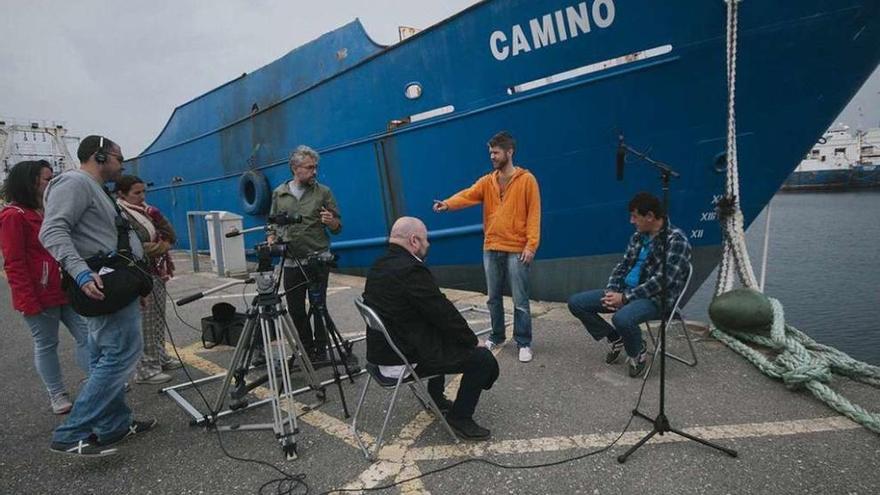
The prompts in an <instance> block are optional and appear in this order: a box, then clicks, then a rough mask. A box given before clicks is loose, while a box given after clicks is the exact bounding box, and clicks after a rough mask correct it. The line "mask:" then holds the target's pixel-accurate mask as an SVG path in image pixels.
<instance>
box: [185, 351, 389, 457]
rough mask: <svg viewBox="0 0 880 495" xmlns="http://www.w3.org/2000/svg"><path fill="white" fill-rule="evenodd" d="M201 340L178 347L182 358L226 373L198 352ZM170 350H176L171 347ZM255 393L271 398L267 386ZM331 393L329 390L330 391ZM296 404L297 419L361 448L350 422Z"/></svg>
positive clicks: (206, 370)
mask: <svg viewBox="0 0 880 495" xmlns="http://www.w3.org/2000/svg"><path fill="white" fill-rule="evenodd" d="M200 348H201V342H195V343H193V344H191V345H188V346H186V347H183V348H178V353H179V354H180V358H181V359H182V360H183V361H184V362H185V363H186V364H187V365H188V366H192V367H194V368H196V369H198V370H200V371H202V372H204V373H208V374H211V375H215V374H218V373H226V368H224V367H222V366H220V365H218V364H216V363H214V362H212V361H209V360H207V359H205V358H203V357H201V356H199V355H198V354H196V351H198V350H201V349H200ZM169 352H172V353H173V352H174V351H173V350H171V349H169ZM251 393H252V394H253V395H255V396H257V397H259V398H260V399H266V398H269V397H270V395H269V389H268V388H266V387H258V388H257V389H255V390H253V391H252V392H251ZM328 393H329V391H328ZM293 404H294V406H295V407H296V411H291V412H293V414H297V415H299V414H303V413H306V414H303V415H302V416H300V417H299V418H298V419H297V420H298V421H302V422H303V423H306V424H308V425H311V426H313V427H315V428H318V429H320V430H323V431H324V432H325V433H327V434H329V435H332V436H334V437H336V438H338V439H339V440H342V441H343V442H345V443H347V444H348V445H350V446H352V447H354V448H357V449H359V448H360V447H358V444H357V440H355V438H354V435H352V433H351V428H350V427H349V425H348V423H346V422H344V421H342V420H339V419H337V418H335V417H333V416H330V415H329V414H325V413H323V412H321V411H320V410H318V409H312V410H310V411H308V412H306V410H305V404H303V403H301V402H298V401H293ZM362 438H363V440H364V442H365V443H367V444H373V443H374V442H375V439H374V438H373V437H372V436H370V435H369V434H366V433H364V434H362Z"/></svg>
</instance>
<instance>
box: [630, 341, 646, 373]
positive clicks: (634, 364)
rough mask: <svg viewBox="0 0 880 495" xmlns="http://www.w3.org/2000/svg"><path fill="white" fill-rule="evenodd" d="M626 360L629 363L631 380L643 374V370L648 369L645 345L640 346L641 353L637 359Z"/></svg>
mask: <svg viewBox="0 0 880 495" xmlns="http://www.w3.org/2000/svg"><path fill="white" fill-rule="evenodd" d="M626 360H627V362H628V363H629V376H630V377H631V378H638V377H639V376H641V375H642V373H644V372H645V368H647V367H648V350H647V349H646V348H645V345H644V344H642V352H640V353H639V355H638V356H637V357H634V358H632V357H627V358H626Z"/></svg>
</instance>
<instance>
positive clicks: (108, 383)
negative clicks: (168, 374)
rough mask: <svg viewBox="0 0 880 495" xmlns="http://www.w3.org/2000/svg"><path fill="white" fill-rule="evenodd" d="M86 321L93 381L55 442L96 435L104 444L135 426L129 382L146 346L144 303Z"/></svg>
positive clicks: (54, 438)
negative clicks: (128, 397) (127, 397)
mask: <svg viewBox="0 0 880 495" xmlns="http://www.w3.org/2000/svg"><path fill="white" fill-rule="evenodd" d="M85 320H86V325H87V326H88V329H89V339H88V342H89V349H90V350H91V353H92V364H91V369H90V374H89V380H88V381H87V382H86V383H85V385H84V386H83V387H82V390H80V392H79V395H78V396H77V397H76V402H75V403H74V404H73V410H71V411H70V416H68V418H67V421H65V422H64V423H63V424H62V425H61V426H59V427H58V428H56V429H55V433H54V434H53V435H52V441H53V442H58V443H74V442H77V441H79V440H85V439H87V438H88V437H89V435H90V434H92V433H94V434H95V435H96V436H97V437H98V440H99V441H100V440H102V439H107V438H113V437H115V436H118V435H119V433H120V432H122V431H125V430H127V429H128V427H129V425H131V409H129V408H128V406H127V405H126V404H125V382H126V381H128V377H129V376H130V375H131V373H132V371H134V368H135V366H137V363H138V360H139V359H140V356H141V351H142V350H143V346H144V339H143V337H142V336H141V307H140V303H139V301H138V300H137V299H135V300H134V301H132V303H131V304H129V305H128V306H126V307H124V308H122V309H120V310H119V311H117V312H115V313H112V314H109V315H104V316H94V317H88V318H85Z"/></svg>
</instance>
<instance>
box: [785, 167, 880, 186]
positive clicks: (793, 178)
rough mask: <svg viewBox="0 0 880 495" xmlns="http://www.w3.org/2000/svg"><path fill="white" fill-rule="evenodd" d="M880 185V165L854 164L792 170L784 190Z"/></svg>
mask: <svg viewBox="0 0 880 495" xmlns="http://www.w3.org/2000/svg"><path fill="white" fill-rule="evenodd" d="M878 187H880V165H854V166H852V167H851V168H848V169H845V170H815V171H809V172H792V174H791V175H790V176H789V177H788V179H786V180H785V183H783V184H782V190H783V191H848V190H852V189H870V188H878Z"/></svg>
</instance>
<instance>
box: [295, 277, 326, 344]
mask: <svg viewBox="0 0 880 495" xmlns="http://www.w3.org/2000/svg"><path fill="white" fill-rule="evenodd" d="M329 278H330V274H329V273H327V272H324V274H323V276H321V280H320V284H321V288H322V291H321V297H322V298H323V299H324V304H325V305H326V303H327V280H328V279H329ZM305 281H306V278H305V276H304V275H303V273H302V271H301V270H300V269H299V267H284V290H285V291H288V289H289V288H290V287H296V288H295V289H293V290H290V291H288V292H287V294H286V296H285V297H286V299H287V309H288V311H290V317H291V319H293V325H294V326H295V327H296V332H297V333H298V334H299V338H300V340H301V341H302V344H303V347H305V348H306V350H307V351H309V352H314V351H315V350H318V351H320V350H324V349H326V348H327V330H326V329H325V328H324V327H323V325H318V328H317V329H316V330H315V333H314V337H313V336H312V325H311V324H310V323H309V314H308V313H307V312H306V297H307V296H308V284H306V283H305Z"/></svg>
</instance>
